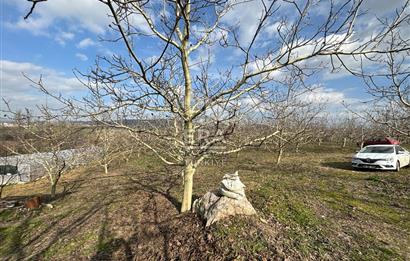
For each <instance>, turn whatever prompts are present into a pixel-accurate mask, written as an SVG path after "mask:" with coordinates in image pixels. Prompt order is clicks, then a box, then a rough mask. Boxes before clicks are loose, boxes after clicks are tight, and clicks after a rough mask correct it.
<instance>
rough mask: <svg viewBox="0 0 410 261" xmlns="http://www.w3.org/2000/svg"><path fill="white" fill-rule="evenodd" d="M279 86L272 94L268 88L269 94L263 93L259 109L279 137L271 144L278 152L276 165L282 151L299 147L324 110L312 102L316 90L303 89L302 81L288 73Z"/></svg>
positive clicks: (321, 105) (316, 102) (318, 104)
mask: <svg viewBox="0 0 410 261" xmlns="http://www.w3.org/2000/svg"><path fill="white" fill-rule="evenodd" d="M281 85H283V86H281ZM279 86H280V88H278V89H275V90H274V91H272V89H271V90H270V91H271V92H269V94H268V95H266V93H265V94H264V97H263V105H262V106H260V107H261V110H262V114H263V116H264V119H266V121H267V122H269V123H270V124H271V125H272V128H273V129H275V130H276V131H278V134H279V135H278V136H277V137H276V138H274V139H272V140H271V141H270V142H272V143H273V145H274V146H273V148H274V149H275V150H276V152H277V157H276V164H277V165H279V164H280V162H281V160H282V156H283V153H284V150H285V148H287V147H289V146H290V145H297V146H298V145H299V144H300V143H301V142H302V140H304V139H306V140H308V139H309V138H308V137H309V136H310V135H311V134H310V133H309V132H310V130H311V129H312V127H313V124H314V122H315V120H316V119H317V117H318V116H319V113H321V112H323V110H324V105H323V104H320V103H318V101H317V100H315V99H313V96H314V94H315V92H314V91H315V89H316V88H317V87H315V86H310V87H309V86H304V85H303V79H298V76H297V75H294V74H293V73H290V74H289V75H287V76H286V77H284V79H283V80H282V81H281V84H280V85H279Z"/></svg>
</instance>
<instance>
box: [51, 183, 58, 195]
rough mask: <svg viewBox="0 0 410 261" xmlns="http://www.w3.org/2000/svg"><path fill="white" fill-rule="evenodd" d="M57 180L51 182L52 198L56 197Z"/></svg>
mask: <svg viewBox="0 0 410 261" xmlns="http://www.w3.org/2000/svg"><path fill="white" fill-rule="evenodd" d="M56 190H57V182H53V183H51V198H55V197H56Z"/></svg>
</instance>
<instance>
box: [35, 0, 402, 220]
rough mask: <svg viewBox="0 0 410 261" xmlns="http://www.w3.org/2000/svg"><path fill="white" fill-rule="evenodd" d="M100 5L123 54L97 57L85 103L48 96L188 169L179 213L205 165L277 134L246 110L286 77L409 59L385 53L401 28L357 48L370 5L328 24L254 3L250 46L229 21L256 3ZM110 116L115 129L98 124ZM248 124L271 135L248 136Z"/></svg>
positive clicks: (341, 13)
mask: <svg viewBox="0 0 410 261" xmlns="http://www.w3.org/2000/svg"><path fill="white" fill-rule="evenodd" d="M99 2H100V3H102V4H104V5H106V6H107V8H108V10H109V15H110V16H111V17H112V24H111V26H110V28H112V30H113V34H114V35H115V37H114V38H113V39H110V41H115V42H121V43H122V44H123V46H124V47H125V53H124V52H123V51H122V50H116V54H115V55H113V56H111V57H103V58H99V59H98V60H97V61H96V66H95V68H94V69H93V70H92V71H91V72H90V73H88V74H83V75H82V76H80V77H79V78H82V79H83V83H84V84H85V85H87V87H88V89H89V91H90V92H89V95H88V96H87V97H85V98H84V99H83V100H81V101H76V102H74V101H72V100H70V99H67V98H65V97H61V96H58V95H54V94H52V93H50V92H48V91H47V88H46V86H42V85H41V84H40V88H41V89H42V90H43V91H44V92H45V93H47V94H49V95H52V96H54V97H55V98H57V99H58V100H60V101H61V102H63V103H65V104H66V105H70V106H74V105H75V106H76V107H77V109H78V111H79V112H80V113H82V114H83V116H84V117H88V118H91V119H93V120H95V121H97V122H99V123H100V124H105V125H106V126H110V127H115V128H122V129H125V130H128V131H129V133H130V134H131V135H132V137H133V139H134V140H135V142H137V143H139V144H140V145H141V146H145V147H146V148H147V149H149V150H151V151H152V152H153V153H154V154H155V155H156V156H157V157H158V158H159V159H161V160H162V161H163V162H164V163H166V164H170V165H176V166H180V167H182V168H183V173H184V175H183V189H184V193H183V199H182V207H181V212H185V211H188V210H190V209H191V198H192V190H193V178H194V174H195V172H196V170H197V168H198V165H199V164H200V163H201V162H202V161H203V160H204V159H205V158H207V157H209V156H214V155H226V154H229V153H234V152H238V151H240V150H242V149H244V148H246V147H248V146H256V145H261V144H262V143H264V142H265V141H267V140H268V139H270V138H272V137H275V136H277V135H278V131H277V130H276V129H275V128H269V127H266V126H268V125H266V124H265V125H258V124H259V123H258V122H259V121H260V120H261V119H260V118H257V117H253V116H252V115H257V113H256V112H254V111H252V110H256V109H257V108H255V107H257V106H252V105H250V103H247V102H246V101H247V100H249V99H253V98H254V97H257V96H258V95H260V93H261V91H263V90H266V89H267V90H269V88H271V86H275V83H276V82H275V80H276V79H277V77H280V75H281V74H283V73H284V74H286V73H288V72H289V71H295V70H296V71H298V72H299V74H303V75H305V76H309V74H310V73H311V72H312V70H313V69H320V68H323V67H324V66H325V65H326V64H327V63H330V62H333V63H332V64H333V65H334V66H338V65H340V64H342V65H343V66H345V67H346V68H348V65H346V64H345V63H344V61H345V60H346V59H349V58H352V57H354V58H356V59H363V60H366V59H372V57H373V56H375V55H380V54H384V53H399V52H403V51H405V50H409V46H408V44H403V43H400V44H399V45H395V46H387V45H384V44H382V43H383V42H384V40H385V37H386V36H387V35H388V34H389V33H390V32H392V31H394V30H395V29H396V28H398V27H399V26H400V25H401V24H402V23H405V22H406V21H404V20H403V19H394V20H392V21H391V22H389V23H386V24H383V25H382V28H381V30H379V31H377V32H376V33H375V34H374V35H372V36H371V37H369V38H366V40H365V41H362V40H363V39H361V41H358V39H357V38H356V35H355V29H356V27H355V25H356V18H357V17H358V16H360V14H361V11H360V10H361V9H360V8H361V6H362V3H363V1H353V0H346V1H329V2H328V5H325V9H326V10H325V11H324V12H325V14H326V15H325V16H323V15H318V13H317V12H318V10H317V8H316V7H317V5H318V4H320V3H321V2H317V1H309V0H304V1H282V0H273V1H263V0H261V1H255V3H258V6H259V10H258V12H257V13H253V14H250V15H252V16H257V17H258V20H257V22H256V25H254V26H252V27H250V28H248V29H249V30H251V32H250V33H249V32H247V35H248V36H249V35H250V37H248V38H246V37H244V35H243V34H244V33H243V32H242V31H241V26H244V25H243V24H242V25H240V24H235V23H232V22H228V20H229V19H227V18H228V15H229V14H231V12H232V11H234V10H235V9H236V8H238V7H240V6H241V5H245V4H247V3H248V2H249V1H226V0H212V1H211V0H201V1H192V0H183V1H173V0H165V1H125V0H100V1H99ZM44 4H46V3H44ZM403 8H407V6H405V7H403ZM322 12H323V11H322ZM284 14H289V15H288V16H285V15H284ZM396 16H400V17H401V14H400V12H398V13H397V14H396ZM141 20H142V21H143V23H142V24H141V23H139V22H137V21H141ZM407 20H408V19H407ZM312 21H315V22H314V23H312ZM269 35H270V36H271V37H269ZM272 35H274V36H272ZM402 40H403V41H405V40H406V39H402ZM148 47H153V48H148ZM148 49H149V50H150V52H149V54H147V52H145V51H147V50H148ZM221 53H223V57H224V59H221V57H219V56H220V55H222V54H221ZM336 61H337V62H338V63H336ZM84 77H85V78H86V79H87V80H84ZM79 104H80V105H79ZM107 113H108V114H109V115H111V116H112V117H111V118H110V119H109V120H106V119H102V118H101V117H98V115H100V114H107ZM245 123H246V124H245ZM249 125H254V126H264V127H263V128H259V129H258V131H253V132H249V131H244V130H246V129H249Z"/></svg>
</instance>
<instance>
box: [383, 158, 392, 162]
mask: <svg viewBox="0 0 410 261" xmlns="http://www.w3.org/2000/svg"><path fill="white" fill-rule="evenodd" d="M385 161H387V162H393V161H394V158H387V159H385Z"/></svg>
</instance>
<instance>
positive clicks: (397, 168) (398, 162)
mask: <svg viewBox="0 0 410 261" xmlns="http://www.w3.org/2000/svg"><path fill="white" fill-rule="evenodd" d="M399 171H400V161H397V162H396V172H399Z"/></svg>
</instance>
